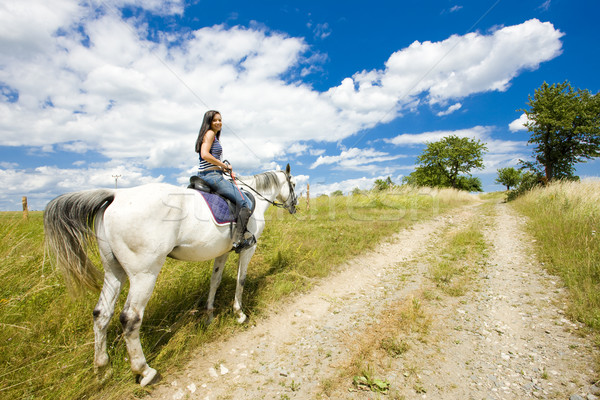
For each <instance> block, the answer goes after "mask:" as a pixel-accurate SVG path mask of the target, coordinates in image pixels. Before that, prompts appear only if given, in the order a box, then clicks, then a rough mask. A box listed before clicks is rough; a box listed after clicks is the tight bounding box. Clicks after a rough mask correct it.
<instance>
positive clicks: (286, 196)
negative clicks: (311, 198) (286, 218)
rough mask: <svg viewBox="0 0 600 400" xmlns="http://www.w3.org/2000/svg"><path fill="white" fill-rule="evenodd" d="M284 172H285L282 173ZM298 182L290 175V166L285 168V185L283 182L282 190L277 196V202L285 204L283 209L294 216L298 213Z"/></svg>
mask: <svg viewBox="0 0 600 400" xmlns="http://www.w3.org/2000/svg"><path fill="white" fill-rule="evenodd" d="M282 172H284V171H282ZM295 188H296V180H295V179H294V177H293V176H292V175H291V174H290V164H288V165H287V167H286V168H285V183H284V182H282V186H281V190H280V191H279V195H277V200H279V201H280V202H281V203H283V207H284V208H285V209H286V210H288V211H289V212H290V214H294V213H295V212H296V205H297V204H298V198H297V197H296V192H295V191H294V189H295Z"/></svg>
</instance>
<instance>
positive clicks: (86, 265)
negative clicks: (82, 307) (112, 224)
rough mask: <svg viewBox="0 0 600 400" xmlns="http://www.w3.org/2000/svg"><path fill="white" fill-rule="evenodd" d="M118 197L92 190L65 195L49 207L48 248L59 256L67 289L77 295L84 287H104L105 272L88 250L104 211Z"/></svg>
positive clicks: (46, 231)
mask: <svg viewBox="0 0 600 400" xmlns="http://www.w3.org/2000/svg"><path fill="white" fill-rule="evenodd" d="M114 198H115V191H114V190H106V189H97V190H88V191H82V192H75V193H67V194H63V195H61V196H58V197H57V198H55V199H54V200H52V201H50V203H48V205H47V206H46V210H45V211H44V232H45V245H46V249H48V250H50V252H51V253H54V255H55V256H56V263H57V265H58V267H59V269H60V270H61V272H62V273H63V275H64V277H65V281H66V285H67V288H68V289H69V291H70V292H71V293H73V294H77V293H80V292H81V288H82V287H84V288H89V289H96V290H97V289H99V288H100V283H99V280H100V278H101V273H100V271H99V270H98V268H97V267H96V266H95V265H94V264H93V263H92V261H91V260H90V259H89V257H88V254H87V249H88V246H89V245H90V243H91V242H92V239H94V238H95V237H96V235H95V233H94V228H95V227H94V224H95V223H100V224H101V223H102V215H103V214H104V210H106V208H107V207H108V206H109V205H110V203H112V201H113V200H114ZM97 217H100V218H97Z"/></svg>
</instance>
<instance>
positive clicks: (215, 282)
mask: <svg viewBox="0 0 600 400" xmlns="http://www.w3.org/2000/svg"><path fill="white" fill-rule="evenodd" d="M227 257H229V253H225V254H223V255H222V256H219V257H217V258H215V263H214V266H213V271H212V275H211V277H210V290H209V292H208V300H207V301H206V311H207V313H208V323H211V322H212V320H213V319H214V311H215V306H214V304H215V295H216V294H217V289H218V288H219V285H220V284H221V278H222V277H223V270H224V269H225V262H227Z"/></svg>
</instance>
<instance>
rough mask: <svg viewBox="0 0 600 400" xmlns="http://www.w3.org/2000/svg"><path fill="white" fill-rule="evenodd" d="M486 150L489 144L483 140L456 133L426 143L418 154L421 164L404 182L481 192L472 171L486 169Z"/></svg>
mask: <svg viewBox="0 0 600 400" xmlns="http://www.w3.org/2000/svg"><path fill="white" fill-rule="evenodd" d="M486 151H487V147H486V146H485V144H484V143H482V142H481V141H480V140H476V139H471V138H467V137H463V138H460V137H458V136H455V135H451V136H448V137H445V138H443V139H442V140H440V141H438V142H430V143H427V147H426V148H425V150H423V153H421V155H420V156H419V157H417V162H418V163H419V164H420V165H419V166H418V167H417V168H416V169H415V171H414V172H412V173H411V174H410V175H409V176H408V177H406V178H405V179H404V181H405V182H406V183H408V184H412V185H416V186H433V187H452V188H455V189H461V190H468V191H481V190H482V189H481V181H480V180H479V179H477V178H474V177H472V176H471V174H470V172H471V170H472V169H480V168H483V154H484V153H485V152H486ZM460 174H466V175H467V176H464V175H460Z"/></svg>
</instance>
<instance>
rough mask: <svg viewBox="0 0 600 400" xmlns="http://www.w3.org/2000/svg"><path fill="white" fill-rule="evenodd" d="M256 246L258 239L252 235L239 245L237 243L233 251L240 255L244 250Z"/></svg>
mask: <svg viewBox="0 0 600 400" xmlns="http://www.w3.org/2000/svg"><path fill="white" fill-rule="evenodd" d="M255 244H256V238H255V237H254V235H252V236H250V237H249V238H247V239H242V240H240V241H239V242H238V243H235V244H234V245H233V248H232V250H233V251H235V252H236V253H238V254H239V253H240V252H241V251H242V250H245V249H247V248H249V247H252V246H254V245H255Z"/></svg>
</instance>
